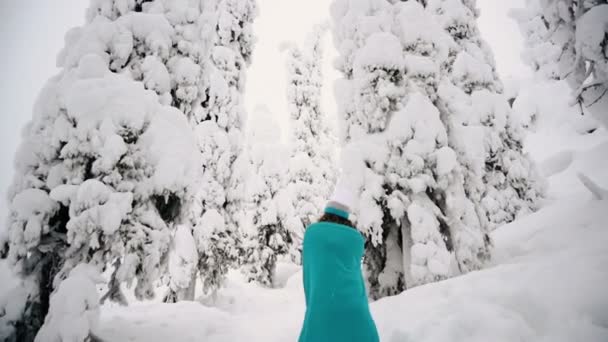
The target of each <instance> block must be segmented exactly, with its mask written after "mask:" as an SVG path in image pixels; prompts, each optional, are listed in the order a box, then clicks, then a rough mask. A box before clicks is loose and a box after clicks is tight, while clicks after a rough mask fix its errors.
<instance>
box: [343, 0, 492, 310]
mask: <svg viewBox="0 0 608 342" xmlns="http://www.w3.org/2000/svg"><path fill="white" fill-rule="evenodd" d="M425 4H426V1H425V2H422V1H421V2H416V1H407V2H388V1H383V0H375V1H368V2H363V1H335V2H334V4H333V6H332V16H333V18H334V20H335V30H334V39H335V41H336V44H337V46H338V50H339V52H340V58H339V60H338V62H337V66H338V67H339V69H340V70H341V71H342V72H343V74H344V76H345V79H343V80H340V82H339V83H338V84H337V92H338V95H339V98H338V101H339V111H340V114H341V115H342V116H343V117H342V120H343V121H342V137H343V138H344V140H345V141H346V142H350V144H351V145H353V146H354V147H352V146H351V147H349V148H348V149H347V151H346V152H345V153H344V154H345V155H348V154H351V156H348V157H347V158H346V163H347V165H345V166H343V167H344V168H345V169H348V168H351V169H357V168H360V169H362V170H363V171H362V172H357V173H358V175H357V177H358V178H359V182H358V185H359V186H360V190H361V195H360V203H359V208H358V211H357V213H356V215H357V226H358V227H359V229H361V230H362V231H363V233H364V234H365V235H366V236H367V237H368V239H369V240H368V243H367V246H366V258H365V266H366V269H367V278H368V282H369V284H370V290H371V295H372V297H374V298H378V297H381V296H385V295H390V294H395V293H398V292H400V291H402V290H404V289H405V288H409V287H412V286H416V285H420V284H424V283H427V282H431V281H436V280H440V279H445V278H447V277H449V276H451V275H452V274H455V273H459V272H467V271H470V270H473V269H478V268H480V267H481V266H482V265H483V263H484V262H485V261H486V260H487V259H488V258H489V255H490V240H489V237H488V235H487V233H486V232H485V231H484V230H483V226H482V225H481V223H480V216H481V214H482V213H480V212H478V211H477V210H476V206H475V204H474V203H475V202H474V200H475V198H474V197H471V194H469V193H468V192H467V191H466V190H467V189H466V188H465V184H466V182H465V177H466V168H467V165H466V164H465V163H464V162H463V160H462V157H461V156H459V155H458V149H457V146H456V144H455V143H454V141H453V140H454V131H453V130H452V127H451V125H452V123H453V120H452V118H451V116H452V115H454V114H452V113H451V112H449V111H447V110H445V108H444V107H443V106H442V105H441V101H440V94H441V88H442V85H443V84H446V83H448V82H450V79H449V78H448V75H449V74H450V71H451V70H450V65H451V61H450V59H452V60H453V58H454V56H453V55H452V54H451V52H452V51H454V50H455V49H457V46H458V45H457V43H456V42H455V41H454V39H453V38H452V37H451V36H450V35H449V34H448V33H447V32H446V31H444V30H443V29H442V27H441V26H440V23H439V22H438V21H437V19H436V17H434V16H433V14H432V13H431V11H430V10H428V9H427V8H425V7H424V5H425ZM452 88H457V87H456V86H455V85H452ZM356 151H360V152H358V153H359V156H357V157H353V156H352V154H357V152H356ZM483 157H484V155H483V154H481V155H479V156H477V159H476V160H475V162H476V163H477V164H476V165H483V163H484V159H483Z"/></svg>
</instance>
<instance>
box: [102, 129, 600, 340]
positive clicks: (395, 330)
mask: <svg viewBox="0 0 608 342" xmlns="http://www.w3.org/2000/svg"><path fill="white" fill-rule="evenodd" d="M531 138H535V137H534V136H532V137H531ZM577 139H579V140H580V139H586V141H585V142H582V143H581V144H579V145H577V147H576V148H575V149H572V146H573V145H572V144H570V145H568V141H564V143H565V146H570V149H568V150H567V151H566V149H565V148H564V149H562V150H561V151H555V152H551V153H550V155H546V156H544V157H543V156H541V155H540V154H538V155H537V156H536V157H538V158H539V162H540V164H541V166H542V167H543V171H544V172H546V173H547V175H550V178H549V186H550V191H549V194H550V198H549V199H547V203H546V204H545V207H544V208H543V209H542V210H540V211H539V212H537V213H536V214H533V215H530V216H528V217H524V218H522V219H519V220H517V221H516V222H514V223H512V224H510V225H507V226H504V227H501V228H500V229H498V230H496V231H495V232H494V234H493V238H494V241H495V245H496V249H495V257H494V264H493V266H491V267H488V268H487V269H485V270H483V271H479V272H474V273H470V274H467V275H464V276H461V277H458V278H454V279H451V280H447V281H443V282H440V283H435V284H430V285H426V286H421V287H418V288H415V289H412V290H409V291H407V292H405V293H403V294H401V295H398V296H395V297H390V298H384V299H382V300H380V301H378V302H375V303H373V304H372V305H371V308H372V312H373V315H374V317H375V320H376V323H377V325H378V329H379V331H380V335H381V340H382V341H387V342H409V341H412V342H413V341H416V342H431V341H467V342H473V341H480V342H482V341H483V342H486V341H497V342H499V341H505V342H506V341H552V342H559V341H564V342H566V341H598V342H600V341H608V291H606V287H605V284H607V283H608V227H607V225H608V224H607V222H608V201H606V200H604V201H599V200H594V199H592V197H591V195H590V193H589V192H588V191H587V190H586V189H585V188H584V187H583V186H582V183H580V181H579V180H578V178H577V173H579V172H583V173H585V174H586V175H587V176H589V177H590V178H591V179H593V180H594V181H596V182H597V183H599V184H601V185H602V186H604V187H606V188H608V179H607V178H606V177H605V175H606V174H608V142H607V141H608V140H607V139H606V132H605V131H601V130H600V132H597V133H595V134H593V135H588V136H587V137H586V138H580V137H579V138H577ZM541 157H543V158H541ZM281 272H282V278H284V279H287V280H286V285H285V286H284V287H282V288H279V289H263V288H260V287H257V286H255V285H252V284H246V283H244V282H243V281H242V279H240V277H239V276H238V274H236V273H233V274H231V276H230V277H229V282H228V286H227V287H226V288H225V289H223V290H222V291H221V292H220V293H219V295H218V298H217V300H216V304H215V305H214V307H208V306H205V305H203V304H201V303H199V302H194V303H191V302H190V303H180V304H173V305H166V304H136V305H133V306H131V307H129V308H120V307H111V308H106V309H104V310H103V312H102V324H101V327H100V329H99V330H98V334H99V335H100V337H102V338H103V339H104V340H107V341H167V340H171V341H173V342H178V341H201V340H202V341H213V342H216V341H217V342H219V341H265V342H270V341H296V340H297V336H298V333H299V328H300V324H301V320H302V317H303V313H304V305H303V301H304V298H303V295H302V288H301V273H300V272H298V271H297V270H294V269H293V268H286V267H283V268H282V269H281Z"/></svg>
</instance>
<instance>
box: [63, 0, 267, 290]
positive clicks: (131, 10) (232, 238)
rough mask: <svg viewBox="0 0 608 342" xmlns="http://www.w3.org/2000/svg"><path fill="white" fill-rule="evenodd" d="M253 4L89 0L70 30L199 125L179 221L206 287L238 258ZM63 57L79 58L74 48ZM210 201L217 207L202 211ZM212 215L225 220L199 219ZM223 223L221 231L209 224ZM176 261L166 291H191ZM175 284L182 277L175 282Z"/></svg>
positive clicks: (84, 44) (79, 40) (250, 0)
mask: <svg viewBox="0 0 608 342" xmlns="http://www.w3.org/2000/svg"><path fill="white" fill-rule="evenodd" d="M255 14H256V6H255V2H254V1H253V0H247V1H235V0H205V1H191V2H184V1H166V0H152V1H141V0H137V1H134V0H131V1H114V0H94V1H93V2H92V4H91V7H90V8H89V10H88V12H87V20H88V22H89V25H87V26H86V27H84V28H77V29H75V30H73V32H72V33H70V34H69V35H68V36H72V37H74V38H73V39H72V41H71V42H70V44H71V45H78V46H82V47H83V48H82V49H80V50H84V51H87V49H96V50H101V51H107V52H108V58H109V65H110V69H111V70H112V71H114V72H117V73H122V74H126V75H129V76H130V77H131V78H133V79H134V80H136V81H140V82H142V83H143V84H144V86H145V87H146V88H147V89H150V90H153V91H155V92H156V93H157V94H158V95H159V97H160V100H161V102H162V103H163V104H170V105H172V106H173V107H175V108H177V109H179V110H180V111H182V112H183V114H184V115H185V116H186V117H187V119H188V121H189V123H190V126H191V127H192V129H193V130H194V131H195V132H196V136H197V140H198V146H199V149H200V151H201V153H202V155H203V160H202V162H201V165H200V169H201V172H200V174H199V180H198V181H199V182H200V185H199V186H198V187H197V188H198V191H197V193H196V194H195V196H194V198H192V199H191V202H190V204H189V205H188V208H189V215H188V216H189V222H184V223H185V224H187V225H188V226H189V227H191V230H192V233H191V234H192V236H193V237H196V236H198V238H196V239H195V244H196V247H197V254H198V259H199V262H198V269H199V271H200V276H201V278H202V281H203V285H204V289H205V291H207V290H214V289H216V288H217V287H218V286H219V284H220V282H221V278H222V277H223V275H224V274H225V272H226V270H227V267H228V265H231V264H232V263H233V262H234V261H235V260H236V258H237V249H236V246H237V244H238V238H237V233H236V222H237V221H238V220H239V218H238V216H239V215H240V214H239V210H238V209H237V208H238V207H239V206H240V204H239V203H238V202H239V198H240V197H239V196H240V195H242V194H240V193H239V189H240V187H242V185H241V184H240V183H242V182H243V179H238V178H236V179H235V178H233V177H232V176H233V175H235V174H238V173H237V172H235V170H234V162H235V160H236V159H237V158H238V157H239V155H240V154H241V151H242V141H243V126H244V120H245V111H244V108H243V90H244V89H243V88H244V82H245V80H244V77H245V71H246V70H245V69H246V67H247V65H248V64H249V63H250V57H251V50H252V47H253V40H254V39H253V34H252V30H251V25H252V21H253V18H254V16H255ZM80 50H76V54H78V53H81V51H80ZM66 58H67V59H68V60H77V58H78V55H75V56H73V55H68V56H67V57H66ZM208 211H214V213H210V214H209V215H206V214H207V212H208ZM217 215H220V216H222V217H223V221H224V223H225V225H217V224H215V222H207V221H205V220H204V219H203V218H209V217H215V216H217ZM219 226H221V227H223V228H222V229H221V230H220V231H216V232H213V231H212V232H209V231H208V230H213V229H215V228H217V227H219ZM205 239H210V241H207V240H205ZM216 245H223V246H226V248H221V249H218V248H216V247H215V246H216ZM173 246H176V245H175V244H173ZM175 253H177V254H179V253H180V252H179V251H176V252H175ZM184 267H189V266H186V265H184ZM173 271H174V272H171V274H170V275H169V277H168V279H169V282H171V283H172V284H173V286H172V287H171V289H170V290H171V291H170V293H168V295H167V296H168V297H167V299H170V298H181V297H182V296H181V295H179V294H177V293H176V292H175V291H178V292H183V291H185V293H190V294H192V293H193V291H192V290H193V287H194V285H195V278H194V277H192V278H191V279H190V280H188V281H187V280H186V279H178V280H175V281H173V280H171V278H172V277H173V276H174V275H176V274H180V273H181V274H182V275H183V274H184V272H185V273H189V271H187V270H182V271H179V270H178V268H177V267H174V268H173ZM177 284H181V285H180V286H186V287H185V288H183V289H181V290H180V289H177V288H175V286H177ZM182 290H183V291H182ZM187 298H188V299H193V297H192V296H188V297H187Z"/></svg>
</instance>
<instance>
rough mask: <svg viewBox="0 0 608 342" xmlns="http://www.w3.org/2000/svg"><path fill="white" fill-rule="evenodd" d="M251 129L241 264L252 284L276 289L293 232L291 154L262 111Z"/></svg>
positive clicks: (255, 118)
mask: <svg viewBox="0 0 608 342" xmlns="http://www.w3.org/2000/svg"><path fill="white" fill-rule="evenodd" d="M251 121H252V122H251V124H250V127H249V144H248V145H249V146H248V147H249V148H248V156H249V160H250V163H251V172H250V174H249V177H248V179H247V187H246V189H247V191H246V198H247V201H246V202H245V203H246V204H247V205H246V209H247V219H248V222H246V224H245V225H244V227H242V228H244V229H242V239H243V243H242V249H243V256H242V257H241V260H240V263H241V265H242V266H243V272H244V274H245V275H246V277H247V278H248V280H249V281H257V282H259V283H260V284H262V285H265V286H271V285H273V276H274V271H275V265H276V262H277V259H278V258H279V257H280V256H282V255H285V254H287V253H288V252H289V248H290V247H291V246H292V244H293V241H292V240H293V238H292V235H293V234H292V232H290V231H289V230H288V229H287V226H286V224H285V222H288V218H289V217H291V215H288V214H286V213H288V211H287V209H285V208H289V204H288V203H287V202H288V201H289V198H288V197H289V196H287V194H288V191H286V189H285V185H286V181H287V177H286V173H287V162H286V160H288V153H287V150H286V148H285V147H284V146H283V145H282V144H281V143H280V140H281V131H280V129H279V125H278V124H277V122H276V118H274V117H273V116H272V114H271V113H270V112H269V111H268V109H266V108H264V107H258V109H257V110H256V113H255V114H254V116H253V117H252V120H251Z"/></svg>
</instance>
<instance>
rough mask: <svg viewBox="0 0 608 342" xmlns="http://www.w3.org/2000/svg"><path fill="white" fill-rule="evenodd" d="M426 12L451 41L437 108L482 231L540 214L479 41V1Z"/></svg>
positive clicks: (519, 136) (439, 0) (534, 179)
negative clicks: (443, 118)
mask: <svg viewBox="0 0 608 342" xmlns="http://www.w3.org/2000/svg"><path fill="white" fill-rule="evenodd" d="M426 10H427V11H428V12H430V13H432V14H433V16H434V18H435V19H436V20H437V22H438V23H439V24H440V27H441V28H442V29H443V30H445V32H446V33H448V34H449V35H450V36H451V38H452V40H453V43H451V44H450V45H449V57H448V58H447V60H446V61H445V63H446V65H445V68H446V71H447V78H444V79H442V80H441V82H440V86H439V92H438V95H439V97H438V108H439V109H440V111H441V112H442V117H445V118H446V119H445V120H446V121H447V124H448V135H449V140H450V146H451V147H452V148H454V149H455V150H456V151H457V153H458V156H459V159H460V163H461V164H462V165H463V166H464V170H463V171H464V176H465V188H466V191H467V193H468V194H469V195H470V198H471V200H472V203H473V204H474V205H475V210H476V211H477V212H478V213H480V214H481V213H483V215H480V222H479V224H481V227H480V229H481V230H482V231H486V230H487V229H494V228H496V227H497V226H500V225H503V224H506V223H509V222H511V221H513V220H514V219H515V218H516V217H518V216H522V215H525V214H528V213H530V212H532V211H535V210H536V209H538V202H539V198H540V197H541V196H542V192H543V183H542V180H541V179H540V177H539V175H538V173H537V172H536V169H535V166H534V164H533V163H532V161H531V160H530V158H529V157H528V156H526V155H525V154H524V153H523V151H522V150H523V139H524V131H523V128H522V127H521V126H520V125H519V124H518V122H516V121H514V120H513V118H512V116H511V109H510V107H509V104H508V101H507V98H506V96H504V95H503V94H502V93H503V85H502V83H501V81H500V80H499V78H498V75H497V73H496V67H495V62H494V58H493V55H492V52H491V50H490V48H489V46H488V45H487V44H486V42H485V41H484V40H483V39H482V38H481V34H480V32H479V29H478V27H477V22H476V19H477V17H478V11H477V9H476V1H475V0H470V1H462V0H430V1H428V5H427V7H426ZM480 147H481V149H480Z"/></svg>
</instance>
